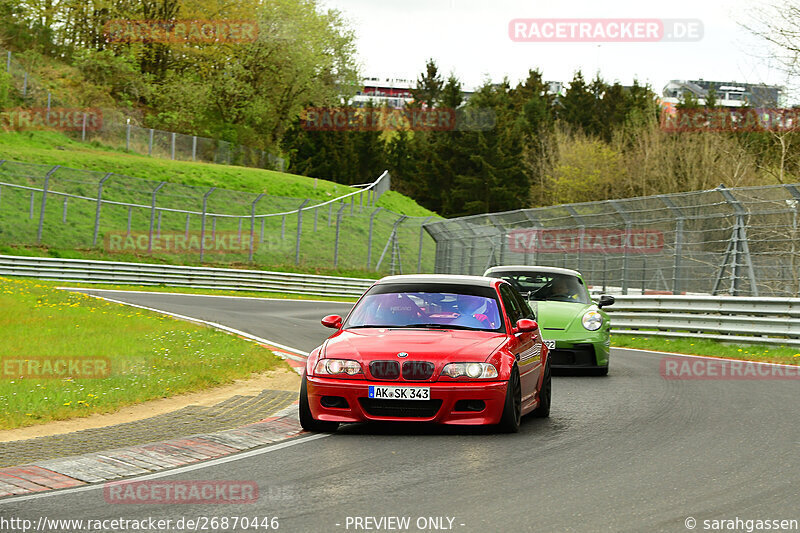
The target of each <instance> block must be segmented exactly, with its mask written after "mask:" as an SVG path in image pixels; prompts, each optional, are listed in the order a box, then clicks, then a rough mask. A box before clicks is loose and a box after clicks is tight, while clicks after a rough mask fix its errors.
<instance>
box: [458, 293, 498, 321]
mask: <svg viewBox="0 0 800 533" xmlns="http://www.w3.org/2000/svg"><path fill="white" fill-rule="evenodd" d="M457 300H458V301H457V308H458V313H459V315H460V316H459V317H458V318H456V319H455V320H453V321H452V322H451V323H452V324H454V325H458V326H466V327H470V328H488V329H492V328H493V327H494V326H493V325H492V324H491V323H490V321H489V317H488V316H486V311H487V309H486V298H482V297H480V296H470V295H466V294H459V295H458V296H457Z"/></svg>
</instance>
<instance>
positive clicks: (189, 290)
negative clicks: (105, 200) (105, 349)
mask: <svg viewBox="0 0 800 533" xmlns="http://www.w3.org/2000/svg"><path fill="white" fill-rule="evenodd" d="M12 279H13V278H12ZM37 284H40V285H43V286H46V287H51V288H55V287H81V288H84V289H109V290H115V291H142V292H160V293H174V294H202V295H208V296H238V297H246V298H269V299H278V300H311V301H324V302H354V303H355V301H356V300H357V298H344V297H334V296H308V295H305V294H291V293H287V292H259V291H226V290H219V289H199V288H194V287H163V286H152V285H107V284H97V283H80V282H71V281H44V280H38V281H37ZM320 318H322V317H320Z"/></svg>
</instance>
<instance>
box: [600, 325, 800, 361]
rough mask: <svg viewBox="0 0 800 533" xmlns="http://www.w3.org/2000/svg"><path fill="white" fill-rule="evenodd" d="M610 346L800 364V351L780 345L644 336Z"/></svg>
mask: <svg viewBox="0 0 800 533" xmlns="http://www.w3.org/2000/svg"><path fill="white" fill-rule="evenodd" d="M611 345H612V346H613V347H615V348H637V349H640V350H654V351H658V352H672V353H681V354H688V355H706V356H710V357H727V358H730V359H741V360H744V361H758V362H762V363H783V364H789V365H800V348H792V347H790V346H781V345H760V344H731V343H725V342H719V341H715V340H711V339H698V338H691V337H686V338H665V337H658V336H648V335H646V334H645V333H644V332H643V334H642V335H636V336H634V335H612V336H611Z"/></svg>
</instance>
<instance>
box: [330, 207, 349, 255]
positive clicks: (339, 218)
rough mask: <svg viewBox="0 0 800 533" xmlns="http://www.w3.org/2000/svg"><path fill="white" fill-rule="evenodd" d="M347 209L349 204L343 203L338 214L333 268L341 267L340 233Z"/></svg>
mask: <svg viewBox="0 0 800 533" xmlns="http://www.w3.org/2000/svg"><path fill="white" fill-rule="evenodd" d="M345 207H347V204H346V203H344V202H342V207H340V208H339V211H338V212H337V213H336V240H335V241H334V244H333V268H338V267H339V231H340V229H341V226H342V211H344V208H345Z"/></svg>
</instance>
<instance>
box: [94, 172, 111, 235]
mask: <svg viewBox="0 0 800 533" xmlns="http://www.w3.org/2000/svg"><path fill="white" fill-rule="evenodd" d="M112 174H113V173H112V172H109V173H108V174H106V175H105V176H103V179H101V180H100V183H99V184H98V185H97V207H96V208H95V210H94V235H93V237H92V246H97V235H98V233H99V232H100V205H101V204H102V203H103V185H105V183H106V181H108V178H110V177H111V176H112Z"/></svg>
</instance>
